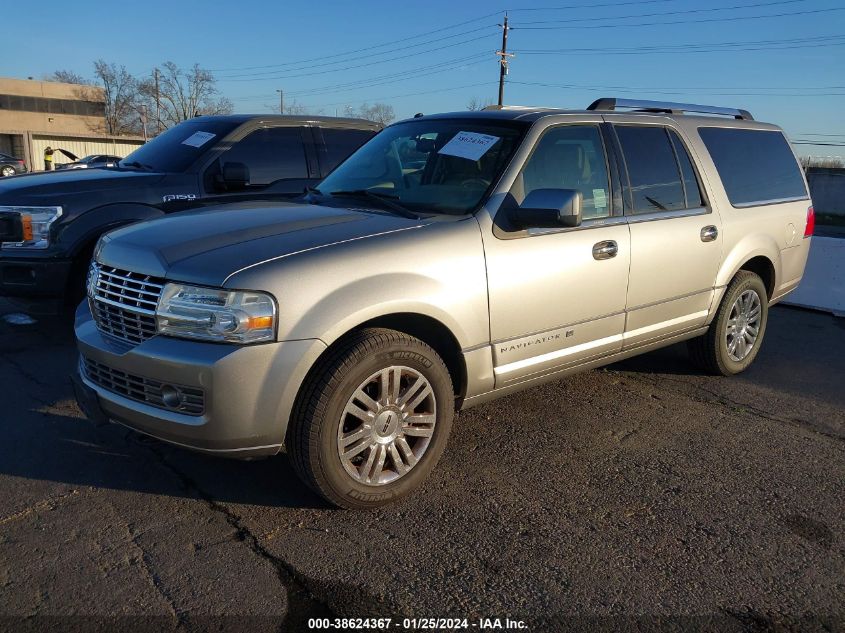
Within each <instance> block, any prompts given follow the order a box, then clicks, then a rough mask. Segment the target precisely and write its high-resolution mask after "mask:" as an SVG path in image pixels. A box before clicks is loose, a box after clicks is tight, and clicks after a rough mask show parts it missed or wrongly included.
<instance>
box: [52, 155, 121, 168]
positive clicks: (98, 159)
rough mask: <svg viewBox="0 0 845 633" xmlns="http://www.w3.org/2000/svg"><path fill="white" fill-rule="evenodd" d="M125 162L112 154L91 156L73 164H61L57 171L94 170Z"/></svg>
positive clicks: (58, 165)
mask: <svg viewBox="0 0 845 633" xmlns="http://www.w3.org/2000/svg"><path fill="white" fill-rule="evenodd" d="M121 160H123V159H122V158H121V157H120V156H113V155H111V154H91V155H90V156H86V157H85V158H80V159H79V160H77V161H74V162H72V163H59V164H57V165H56V169H89V168H90V169H93V168H95V167H114V166H115V165H117V163H119V162H120V161H121Z"/></svg>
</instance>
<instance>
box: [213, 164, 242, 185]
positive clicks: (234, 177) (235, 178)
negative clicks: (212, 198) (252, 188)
mask: <svg viewBox="0 0 845 633" xmlns="http://www.w3.org/2000/svg"><path fill="white" fill-rule="evenodd" d="M215 180H216V182H217V185H218V186H219V188H220V189H222V190H223V191H241V190H243V189H246V188H247V185H249V167H247V166H246V165H244V164H243V163H223V167H222V168H221V169H220V174H218V175H217V178H215Z"/></svg>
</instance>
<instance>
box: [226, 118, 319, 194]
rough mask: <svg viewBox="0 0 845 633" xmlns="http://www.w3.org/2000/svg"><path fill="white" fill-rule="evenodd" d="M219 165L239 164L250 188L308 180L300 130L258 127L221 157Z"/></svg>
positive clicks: (296, 128)
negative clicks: (244, 166)
mask: <svg viewBox="0 0 845 633" xmlns="http://www.w3.org/2000/svg"><path fill="white" fill-rule="evenodd" d="M220 162H221V163H229V162H232V163H243V164H244V165H246V166H247V167H248V168H249V183H250V184H251V185H268V184H270V183H271V182H275V181H277V180H282V179H284V178H308V167H307V166H306V164H305V146H304V145H303V143H302V129H301V128H298V127H271V128H261V129H259V130H255V131H254V132H250V134H249V135H248V136H246V138H244V139H242V140H240V141H238V142H237V143H235V144H234V145H233V146H232V147H231V148H230V149H229V150H227V151H226V152H225V153H224V154H223V155H222V156H221V157H220Z"/></svg>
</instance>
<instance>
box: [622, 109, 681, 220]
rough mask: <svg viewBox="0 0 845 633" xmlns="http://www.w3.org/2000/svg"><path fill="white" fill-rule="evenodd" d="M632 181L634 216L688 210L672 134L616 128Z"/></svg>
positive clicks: (657, 129)
mask: <svg viewBox="0 0 845 633" xmlns="http://www.w3.org/2000/svg"><path fill="white" fill-rule="evenodd" d="M616 134H617V136H618V137H619V142H620V143H621V145H622V153H623V154H624V156H625V165H626V166H627V168H628V179H629V180H630V186H629V191H630V196H631V199H632V200H633V205H634V206H633V212H634V213H635V214H637V213H655V212H659V211H678V210H680V209H685V208H687V203H686V199H685V196H684V185H683V183H682V182H681V173H680V167H679V166H678V161H677V159H676V158H675V150H674V149H673V148H672V143H671V142H670V140H669V134H668V133H667V131H666V129H665V128H663V127H657V126H633V125H632V126H626V125H619V126H616Z"/></svg>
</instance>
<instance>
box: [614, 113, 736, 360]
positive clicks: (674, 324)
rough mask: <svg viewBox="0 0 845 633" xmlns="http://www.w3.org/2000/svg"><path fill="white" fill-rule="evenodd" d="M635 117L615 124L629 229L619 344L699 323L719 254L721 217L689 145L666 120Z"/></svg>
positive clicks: (706, 306) (709, 298)
mask: <svg viewBox="0 0 845 633" xmlns="http://www.w3.org/2000/svg"><path fill="white" fill-rule="evenodd" d="M634 121H636V122H634ZM634 121H632V122H630V123H623V122H619V121H616V120H615V121H614V125H613V128H614V131H615V133H616V139H617V141H618V143H619V147H620V150H621V151H620V154H621V156H622V162H623V165H624V172H625V174H624V176H623V180H624V181H625V186H624V189H625V191H624V196H625V206H626V217H627V219H628V223H629V226H630V230H631V272H630V278H629V281H628V293H627V301H626V307H625V309H626V312H627V317H626V322H625V336H624V347H625V348H628V347H634V346H637V345H639V344H642V343H646V342H648V341H651V340H653V339H660V338H665V337H667V336H671V335H672V334H674V333H680V332H683V331H686V330H691V329H694V328H696V327H699V326H702V325H704V323H705V321H706V319H707V314H708V310H709V308H710V304H711V302H712V300H713V292H714V286H715V282H716V275H717V273H718V270H719V264H720V263H721V259H722V235H721V228H722V227H721V221H720V218H719V215H718V213H715V212H714V211H713V210H712V208H711V207H710V205H709V204H708V202H707V200H706V198H705V196H704V194H703V191H704V189H703V187H702V184H701V178H700V176H699V174H698V170H697V169H696V167H695V163H694V162H693V160H692V159H691V157H690V153H689V150H688V148H687V144H686V143H685V142H684V140H683V139H682V137H681V135H680V134H679V133H678V131H677V130H675V129H673V128H672V127H670V126H669V125H667V124H663V123H662V122H660V121H657V122H655V123H653V124H652V123H643V122H642V119H639V120H636V119H635V120H634Z"/></svg>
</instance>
